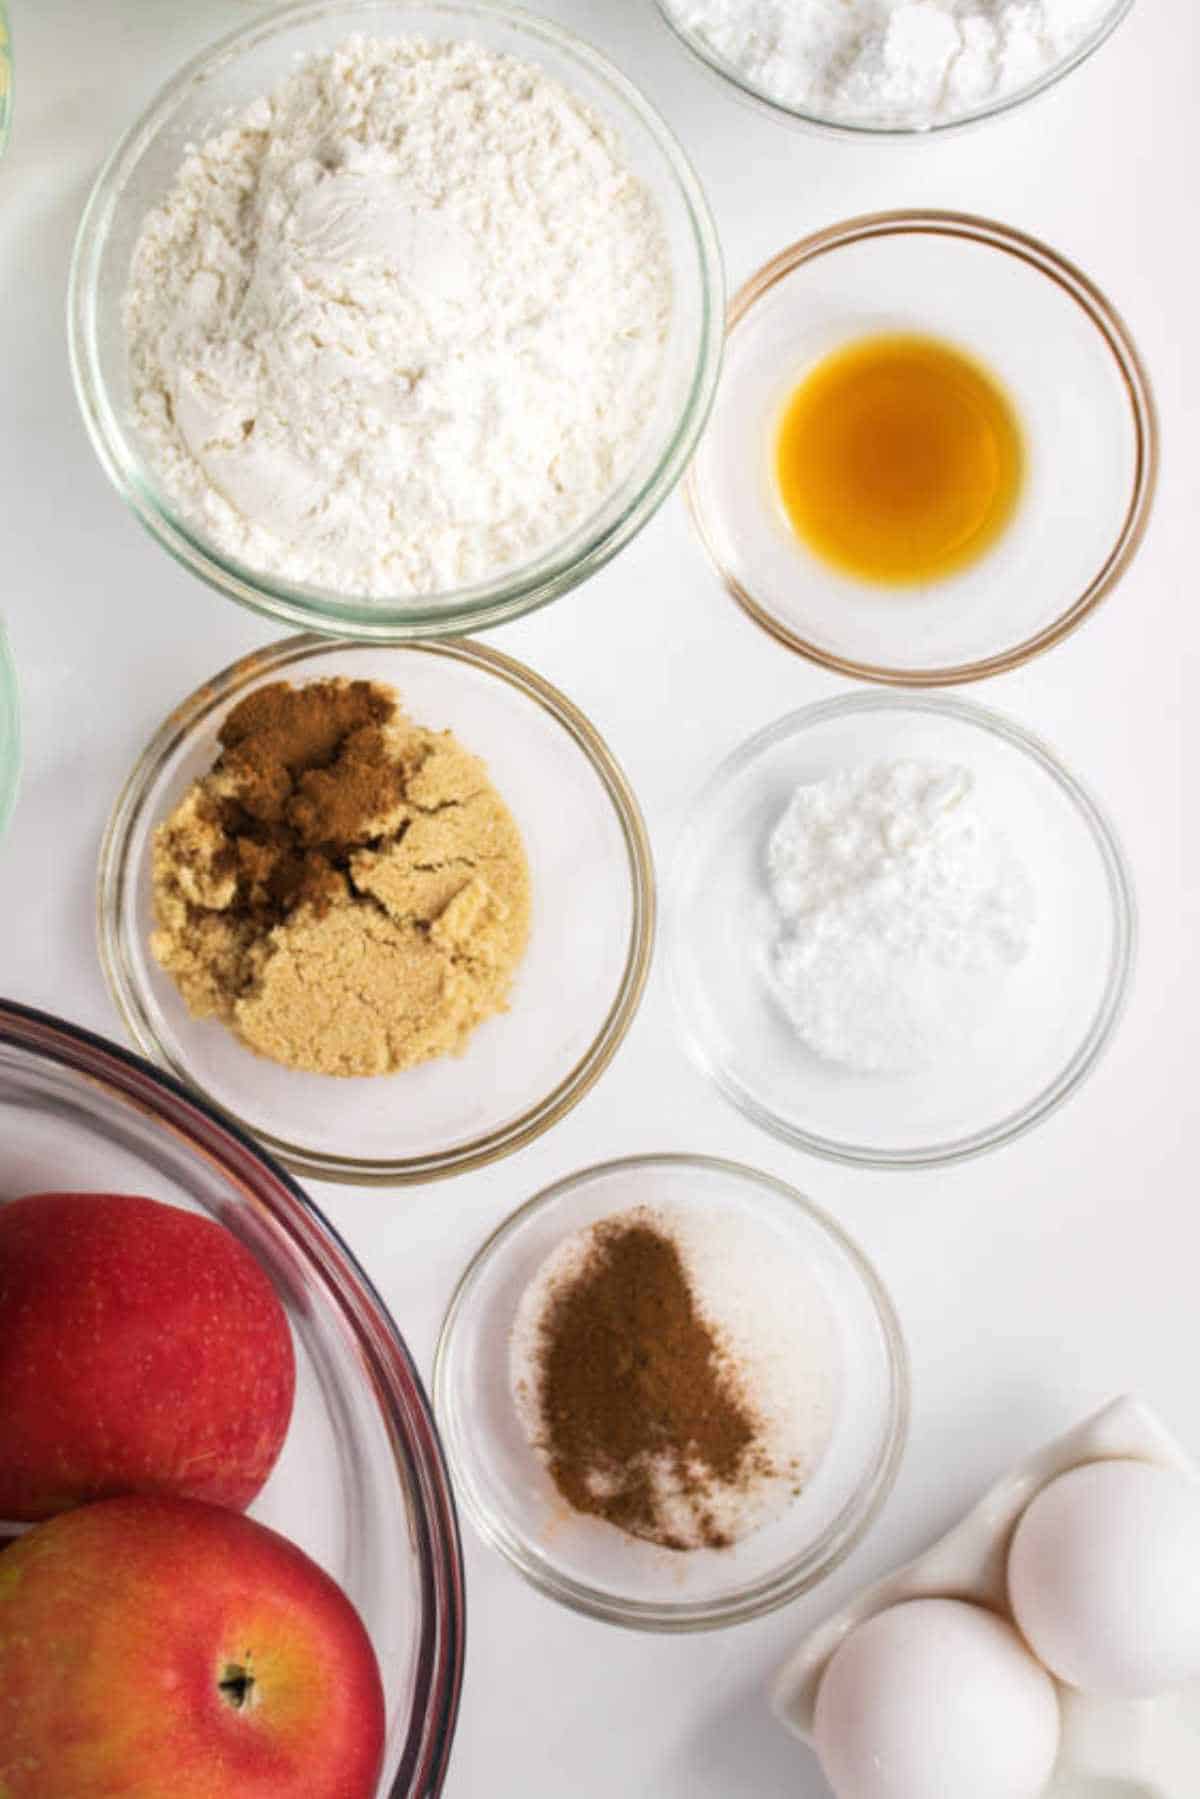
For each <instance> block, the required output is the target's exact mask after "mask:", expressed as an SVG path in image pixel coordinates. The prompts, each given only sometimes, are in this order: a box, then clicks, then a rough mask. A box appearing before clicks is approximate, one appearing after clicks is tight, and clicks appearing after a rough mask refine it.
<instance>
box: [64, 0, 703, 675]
mask: <svg viewBox="0 0 1200 1799" xmlns="http://www.w3.org/2000/svg"><path fill="white" fill-rule="evenodd" d="M356 31H357V32H367V33H375V34H377V35H382V36H414V37H424V38H429V39H434V40H438V41H441V40H445V39H459V38H470V39H472V40H474V41H475V42H478V43H482V44H485V45H487V46H488V47H489V48H491V49H493V50H498V51H502V52H504V53H506V54H509V55H512V56H515V57H519V58H524V59H526V60H527V61H531V62H534V63H537V64H539V65H540V66H542V67H543V68H545V69H546V70H547V72H548V73H549V74H550V75H551V76H553V77H554V78H555V79H556V80H559V81H561V82H562V83H563V84H564V85H565V86H566V87H568V88H569V89H570V90H571V91H572V92H573V93H575V94H578V95H579V97H580V98H581V99H583V100H584V101H586V102H587V104H588V105H590V106H592V107H593V108H595V110H596V111H597V112H598V113H599V114H600V116H601V117H602V118H604V119H605V120H607V121H609V122H610V123H611V124H612V125H613V127H614V128H615V129H616V131H617V132H618V134H619V136H620V138H621V140H622V143H623V145H624V148H625V151H626V154H627V156H628V158H629V161H630V164H631V166H632V168H633V169H634V171H635V173H636V174H637V175H638V176H639V177H640V179H641V180H642V181H643V183H644V184H645V185H646V187H647V188H648V189H649V191H650V193H651V194H652V195H653V197H654V199H655V200H656V201H657V203H658V206H659V208H660V211H661V214H662V217H663V221H664V225H665V228H666V232H667V237H668V241H669V246H670V251H671V257H672V264H673V270H674V282H675V300H674V317H673V321H672V328H671V336H670V342H669V346H668V356H667V364H666V368H665V371H664V376H663V381H662V385H661V392H660V396H659V402H658V405H657V408H656V410H655V414H654V417H653V419H652V420H651V422H650V425H649V428H648V430H647V432H646V435H645V441H644V443H643V446H642V448H641V450H640V451H639V454H638V456H637V459H636V462H635V464H634V466H633V467H632V468H631V469H630V470H629V472H628V473H627V474H626V476H625V477H624V479H623V480H622V482H621V484H620V486H619V487H618V488H617V490H616V491H615V492H614V493H613V494H612V495H611V496H610V497H609V498H608V499H607V500H606V501H605V503H604V505H603V506H601V507H600V509H599V510H598V511H597V512H596V513H594V514H593V515H592V516H591V517H590V518H588V519H586V520H585V521H584V522H583V523H582V524H581V525H580V526H579V527H578V528H577V529H576V530H574V531H573V532H572V533H571V535H570V536H569V537H567V538H565V539H564V540H562V541H560V542H558V543H555V544H552V545H550V546H549V547H548V548H547V549H546V550H545V551H544V552H543V553H542V554H540V555H539V556H538V557H537V558H536V559H535V560H534V561H532V562H529V563H526V564H524V565H522V566H519V567H516V568H510V569H505V570H504V571H503V572H502V573H500V574H498V575H496V576H495V577H494V578H492V579H490V580H487V581H483V582H479V583H477V584H475V585H473V586H470V587H463V588H459V589H456V590H454V591H449V592H445V593H438V594H427V595H423V596H416V597H407V598H400V597H397V598H395V599H384V600H371V599H367V598H363V597H355V596H353V595H346V594H339V593H335V592H333V591H332V590H328V589H323V588H317V587H308V586H302V585H299V584H296V583H293V582H290V581H288V580H286V579H284V578H283V577H277V576H274V575H271V574H269V573H266V572H264V571H263V570H261V569H254V568H251V567H249V566H247V565H245V564H243V563H240V562H238V561H236V560H235V559H233V558H231V557H229V556H226V555H225V554H224V553H223V552H222V551H220V550H219V549H218V548H217V547H216V546H215V545H214V544H212V543H211V542H209V541H208V539H207V538H206V537H205V536H204V535H203V534H202V533H201V532H199V531H197V530H196V529H195V528H194V527H193V526H191V525H190V524H188V523H185V521H184V520H183V519H182V518H181V517H180V515H179V513H178V511H177V509H176V507H175V506H174V504H173V502H172V501H171V500H170V499H169V498H168V497H167V496H166V494H165V493H163V491H162V490H161V488H160V486H159V485H158V483H157V481H156V479H155V476H154V474H153V472H152V470H153V464H152V462H151V461H150V460H149V459H148V458H147V457H146V455H144V453H143V450H142V446H141V444H140V441H139V436H138V433H137V430H136V428H135V426H134V424H133V422H132V420H133V404H132V392H131V386H130V380H129V369H128V359H127V355H126V342H125V332H124V327H123V324H122V319H121V306H122V297H123V295H124V292H125V288H126V286H127V283H128V273H129V266H130V259H131V256H132V253H133V248H134V245H135V243H136V241H137V237H138V234H139V232H140V230H141V227H142V222H143V220H144V218H145V215H146V213H147V211H148V210H149V209H150V208H151V207H152V206H153V205H155V204H156V203H157V202H158V201H160V200H161V198H162V197H163V195H164V193H165V192H166V191H167V190H168V189H169V187H170V185H171V183H172V182H173V180H174V178H175V176H176V173H177V171H178V167H179V163H180V161H181V159H182V156H183V154H184V149H185V147H186V145H188V144H189V143H193V142H198V141H203V139H204V138H205V137H207V136H209V135H211V133H212V131H213V129H214V127H215V126H216V125H218V123H219V122H220V121H221V120H222V119H223V118H224V117H225V116H226V115H227V114H228V113H229V111H230V109H232V108H238V107H243V106H245V105H248V104H249V103H250V102H251V101H252V100H254V99H255V98H256V97H257V96H259V95H260V94H263V93H266V92H268V91H269V90H270V89H271V88H272V87H274V86H275V85H276V84H277V83H278V82H279V81H280V80H281V79H282V78H283V76H284V75H285V74H286V73H287V72H288V70H289V69H290V68H291V67H292V66H293V64H294V63H295V61H296V60H297V58H298V57H301V56H303V55H305V54H309V53H311V52H314V51H322V50H329V49H332V48H333V47H334V46H336V45H337V44H339V43H341V42H342V41H343V40H344V39H345V38H346V37H348V36H349V35H351V34H352V33H354V32H356ZM723 308H724V275H723V271H722V264H721V252H720V244H719V241H718V238H717V233H716V227H715V225H714V223H713V219H712V215H711V213H710V212H709V209H708V204H707V201H706V200H705V198H704V194H703V191H702V190H701V187H700V184H699V182H698V181H697V179H696V176H695V174H694V173H693V171H692V168H691V165H690V163H689V162H688V160H687V158H686V157H685V156H684V153H683V151H682V150H681V149H680V147H679V145H678V143H677V142H676V140H675V138H674V136H673V135H672V133H671V132H670V131H669V129H668V128H667V126H666V125H665V124H664V123H663V121H662V119H661V118H660V117H659V115H658V113H657V112H656V111H655V110H654V109H653V108H652V107H651V106H650V105H649V104H648V103H647V101H646V100H644V99H643V98H642V96H641V94H640V93H639V92H638V90H637V88H635V87H634V86H633V84H632V83H631V82H630V81H628V80H627V79H626V77H625V76H624V75H622V74H621V73H620V71H619V70H618V69H616V68H614V67H613V65H612V64H611V63H610V62H608V61H607V60H606V59H605V58H604V57H602V56H600V55H599V54H598V53H597V52H596V51H595V50H593V49H591V48H590V46H588V45H587V44H585V43H583V42H581V41H580V40H579V39H578V38H576V37H574V36H573V35H572V34H571V33H570V32H567V31H564V30H562V29H561V28H560V27H558V26H557V25H554V24H552V23H550V22H549V21H548V20H545V19H539V18H537V17H536V16H535V15H534V14H532V13H527V12H523V11H521V10H519V9H518V8H515V7H509V6H506V5H503V4H497V3H495V0H488V3H486V4H483V3H480V0H428V3H426V4H422V3H421V0H317V3H314V0H309V3H308V4H305V5H299V6H289V7H287V8H285V9H283V10H282V11H279V12H274V13H269V14H267V15H266V16H265V17H264V18H260V19H256V20H255V21H254V22H253V23H252V24H250V25H247V26H244V27H243V28H242V29H241V30H239V31H237V32H235V33H234V34H233V36H231V37H228V38H225V39H223V40H222V41H221V42H220V43H218V44H216V45H215V46H214V47H213V48H212V49H211V50H209V51H207V52H206V53H205V54H204V55H202V56H200V57H199V58H197V59H196V60H195V61H194V62H192V63H190V64H189V65H188V66H187V67H186V68H185V69H183V70H182V71H181V73H180V74H178V75H177V76H176V77H175V79H174V80H173V81H172V82H170V83H169V85H168V86H167V87H166V88H164V90H163V91H162V93H161V94H160V95H159V96H158V98H157V99H156V100H155V101H154V102H153V103H152V105H151V106H150V108H149V109H148V111H147V112H146V113H145V114H144V116H143V117H142V118H141V119H140V120H139V121H138V123H137V124H136V125H134V127H133V128H132V130H131V131H130V132H129V133H128V135H127V136H126V137H125V138H124V140H123V141H122V142H121V143H120V144H119V145H118V146H117V148H116V150H115V151H114V152H113V154H112V156H111V157H110V159H109V161H108V163H107V165H106V167H105V168H104V170H103V171H102V173H101V175H100V177H99V180H98V181H97V183H96V187H95V189H94V191H93V194H92V197H91V200H90V201H89V203H88V207H87V211H86V212H85V214H84V218H83V222H82V224H81V226H80V231H79V237H78V241H77V244H76V249H75V257H74V263H73V267H72V273H71V291H70V299H69V302H68V310H69V321H70V347H71V361H72V367H73V370H74V375H75V385H76V391H77V394H78V397H79V403H80V406H81V408H82V411H83V416H84V420H85V422H86V424H87V427H88V430H89V432H90V434H91V438H92V442H93V444H94V446H95V448H96V451H97V453H98V455H99V457H100V460H101V462H102V464H103V466H104V469H105V471H106V473H107V474H108V476H109V477H110V479H111V480H112V481H113V483H114V484H115V486H116V487H117V489H118V490H119V492H120V493H121V495H122V496H123V498H124V499H125V500H126V501H127V502H128V503H129V505H130V506H131V507H132V508H133V510H134V512H135V513H136V514H137V516H138V518H140V519H141V521H142V523H143V524H144V525H145V526H146V527H147V528H148V529H149V530H150V531H151V532H152V533H153V535H154V536H155V537H157V538H158V540H159V542H160V543H162V544H163V545H164V546H165V547H166V548H167V549H168V550H169V551H170V552H171V554H172V555H173V556H174V557H175V558H176V559H177V560H178V561H179V562H181V563H182V564H183V565H184V567H185V568H189V569H191V571H192V572H193V573H194V574H197V575H199V576H200V577H201V579H202V580H205V581H207V582H208V583H209V584H210V586H213V587H215V588H217V589H218V590H219V591H220V592H222V593H225V594H228V595H229V597H230V598H231V599H235V600H238V601H239V602H240V603H241V604H242V605H244V606H249V607H251V608H252V609H253V610H254V611H257V612H264V613H267V614H269V615H270V616H272V617H274V618H279V619H284V620H286V621H287V622H288V623H290V624H293V625H299V626H300V627H302V628H304V629H311V630H317V631H323V632H328V633H332V634H335V635H340V636H345V637H364V638H373V639H375V640H376V641H388V640H390V641H395V640H397V639H400V638H416V637H444V636H446V635H447V634H449V633H451V632H456V631H463V630H473V631H474V630H481V629H484V628H485V627H488V626H491V625H497V624H500V623H502V622H503V621H504V620H506V619H511V618H516V617H518V616H519V615H520V614H521V613H524V612H529V611H531V610H532V609H533V608H535V607H537V606H542V605H545V604H546V603H547V602H548V601H550V600H553V599H556V598H557V597H558V596H559V595H560V594H563V593H566V592H567V591H568V590H569V589H570V588H572V587H574V586H576V585H577V584H578V583H579V582H580V581H583V580H585V579H586V578H587V577H588V576H589V575H591V574H594V573H595V571H596V570H597V569H599V568H601V567H603V565H604V564H605V563H606V562H607V561H609V559H610V558H611V557H613V556H615V555H616V554H617V552H618V551H619V550H620V549H622V548H623V547H624V546H625V544H627V543H628V542H629V540H630V539H631V538H632V537H633V536H634V535H635V534H636V533H637V532H638V531H639V530H641V528H642V526H643V525H645V524H646V523H647V521H648V520H649V519H650V518H651V517H652V516H653V515H654V513H655V512H656V511H657V510H658V508H659V506H660V505H661V504H662V502H663V501H664V500H665V499H666V497H667V496H668V494H669V493H670V492H671V491H672V489H673V488H674V487H675V485H676V483H677V482H678V480H679V478H680V476H681V475H682V473H683V471H684V469H685V468H686V467H687V464H688V461H689V459H690V457H691V454H692V451H693V450H694V448H695V445H696V442H697V440H698V438H699V436H700V433H701V431H702V430H703V428H704V421H705V419H706V418H707V416H708V412H709V408H710V406H711V404H712V398H713V394H714V392H715V390H716V383H717V374H718V371H719V368H720V361H721V348H722V339H723Z"/></svg>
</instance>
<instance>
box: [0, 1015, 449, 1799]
mask: <svg viewBox="0 0 1200 1799" xmlns="http://www.w3.org/2000/svg"><path fill="white" fill-rule="evenodd" d="M0 1142H3V1144H4V1157H3V1165H2V1167H0V1205H2V1204H3V1203H4V1200H5V1199H6V1198H9V1199H11V1198H15V1197H16V1196H17V1195H18V1194H20V1193H31V1192H39V1191H46V1190H53V1189H56V1188H58V1189H67V1190H70V1189H72V1188H76V1189H81V1190H91V1191H102V1190H106V1189H107V1190H109V1191H118V1192H119V1191H130V1192H138V1193H146V1194H149V1195H151V1196H152V1197H153V1198H156V1199H161V1200H164V1201H167V1202H168V1203H170V1204H172V1205H180V1206H184V1207H186V1208H187V1209H188V1210H191V1211H199V1212H203V1213H206V1214H207V1215H208V1216H210V1217H212V1218H215V1219H217V1220H218V1221H219V1222H220V1223H221V1224H223V1225H226V1226H227V1227H228V1228H229V1229H230V1230H231V1231H233V1233H234V1234H235V1236H237V1237H239V1238H240V1239H241V1241H242V1242H243V1243H245V1244H246V1245H247V1246H248V1247H249V1248H250V1249H251V1250H252V1251H253V1253H254V1254H255V1255H256V1256H257V1257H258V1259H259V1261H260V1262H261V1263H262V1265H263V1267H264V1268H265V1269H266V1271H267V1273H268V1274H269V1275H270V1276H271V1279H272V1280H273V1282H274V1284H275V1288H276V1291H277V1292H278V1293H279V1295H280V1298H281V1299H282V1300H283V1302H284V1305H285V1306H286V1308H287V1311H288V1316H289V1318H290V1320H291V1325H292V1334H293V1339H294V1341H295V1345H296V1357H297V1386H296V1405H295V1412H294V1414H293V1419H292V1425H291V1429H290V1431H289V1433H288V1439H287V1443H286V1445H285V1447H284V1451H283V1454H282V1456H281V1458H280V1460H279V1463H278V1464H277V1466H276V1468H275V1471H274V1473H273V1474H272V1475H271V1478H270V1480H269V1481H268V1483H267V1485H266V1487H265V1488H264V1489H263V1491H262V1493H261V1495H260V1496H259V1498H258V1499H257V1500H256V1501H255V1503H254V1505H253V1507H252V1508H251V1515H252V1516H253V1517H255V1518H258V1519H259V1520H260V1521H261V1522H262V1523H264V1524H268V1525H270V1526H271V1527H272V1528H273V1529H275V1530H279V1531H282V1532H283V1533H284V1534H285V1535H287V1536H289V1537H291V1538H292V1539H293V1540H294V1541H295V1542H297V1543H298V1544H299V1545H300V1547H301V1548H302V1549H304V1550H305V1551H306V1552H307V1553H308V1554H309V1555H311V1556H312V1557H313V1558H314V1559H315V1560H316V1561H318V1562H319V1563H320V1564H321V1565H322V1566H323V1567H324V1568H326V1569H327V1570H328V1571H329V1573H330V1574H332V1575H333V1576H334V1578H335V1579H336V1580H338V1581H339V1582H340V1583H341V1585H342V1586H343V1587H344V1588H345V1590H346V1592H347V1593H348V1594H349V1595H350V1597H351V1599H352V1600H353V1601H354V1603H355V1605H356V1606H357V1607H358V1610H359V1612H360V1613H361V1614H362V1617H363V1620H364V1622H365V1623H366V1626H367V1629H368V1631H369V1632H370V1636H371V1640H372V1642H373V1643H374V1646H375V1650H376V1653H377V1655H378V1657H379V1662H380V1666H381V1668H382V1671H383V1680H384V1689H385V1692H386V1696H387V1749H386V1756H385V1761H384V1775H383V1779H382V1780H381V1783H380V1786H379V1799H427V1796H429V1795H433V1794H435V1793H438V1792H440V1791H441V1787H442V1783H443V1780H444V1778H445V1773H446V1763H447V1758H448V1756H449V1753H450V1743H451V1739H452V1736H453V1732H454V1723H455V1717H456V1714H457V1710H458V1700H459V1690H460V1687H461V1682H462V1662H463V1622H464V1616H463V1576H462V1562H461V1554H460V1545H459V1540H458V1530H457V1524H456V1521H455V1513H454V1503H453V1499H452V1497H451V1494H450V1488H449V1484H448V1482H447V1479H446V1472H445V1467H444V1464H443V1461H442V1454H441V1449H440V1447H439V1444H438V1438H437V1431H436V1429H435V1426H434V1423H433V1420H432V1417H431V1415H430V1412H429V1407H428V1402H427V1401H426V1398H425V1394H424V1392H423V1390H422V1387H421V1382H420V1379H419V1377H418V1375H417V1372H416V1369H415V1368H414V1366H413V1363H412V1360H411V1358H410V1356H409V1353H408V1351H407V1349H406V1348H405V1346H404V1343H403V1341H402V1339H401V1337H400V1335H399V1333H398V1332H397V1330H396V1327H395V1325H394V1324H393V1322H392V1320H391V1318H390V1317H389V1315H388V1312H387V1310H386V1308H385V1306H384V1304H383V1302H382V1300H381V1299H380V1297H379V1295H378V1294H377V1293H376V1292H375V1290H374V1288H373V1287H372V1286H371V1283H370V1281H369V1280H368V1279H367V1277H366V1275H365V1274H364V1273H363V1271H362V1269H361V1268H360V1267H359V1266H358V1264H357V1263H356V1262H355V1260H354V1258H353V1256H352V1255H351V1253H350V1251H349V1250H348V1249H347V1248H346V1246H345V1244H344V1243H343V1242H342V1241H341V1239H340V1238H339V1237H338V1236H337V1234H336V1233H335V1232H334V1231H333V1230H332V1229H331V1228H330V1226H329V1225H328V1224H327V1223H326V1222H325V1220H324V1218H322V1216H321V1214H320V1213H319V1212H318V1211H317V1210H316V1208H315V1207H314V1206H313V1205H312V1203H311V1201H309V1200H308V1199H306V1198H305V1196H304V1194H303V1193H302V1192H301V1191H300V1189H299V1187H297V1186H296V1185H295V1183H294V1182H293V1181H291V1180H289V1179H288V1177H287V1175H285V1174H284V1173H282V1171H281V1170H280V1169H278V1168H277V1167H276V1166H275V1165H274V1163H272V1162H271V1161H269V1160H268V1159H267V1157H265V1156H264V1155H262V1154H261V1152H260V1151H259V1150H258V1149H257V1148H256V1146H255V1145H254V1144H253V1143H251V1142H250V1141H249V1140H248V1139H247V1138H246V1137H244V1136H243V1135H242V1133H241V1132H240V1131H238V1130H235V1129H233V1128H231V1127H230V1126H229V1125H228V1124H226V1123H225V1122H223V1121H222V1120H221V1119H219V1118H217V1117H216V1116H215V1115H214V1114H213V1113H211V1112H210V1111H209V1110H208V1109H207V1107H205V1106H203V1105H201V1104H198V1103H197V1102H196V1101H195V1100H194V1099H192V1098H190V1097H189V1096H188V1095H187V1094H186V1093H185V1092H184V1091H183V1089H182V1088H181V1087H179V1085H178V1084H177V1083H176V1082H175V1081H172V1080H169V1079H167V1078H165V1077H164V1076H162V1075H160V1074H158V1073H156V1072H155V1070H154V1069H152V1068H150V1067H148V1066H147V1065H146V1064H145V1063H144V1062H141V1061H139V1060H138V1059H137V1058H136V1057H134V1056H131V1055H129V1054H127V1053H126V1052H125V1051H124V1050H121V1049H118V1048H116V1046H115V1045H114V1044H111V1043H107V1042H106V1041H105V1040H104V1039H103V1038H102V1037H97V1036H94V1035H93V1034H92V1033H91V1032H90V1031H84V1030H80V1029H79V1028H78V1027H76V1026H74V1025H70V1024H66V1023H64V1022H63V1021H62V1020H60V1019H56V1018H50V1017H48V1016H47V1015H46V1014H45V1013H42V1012H34V1011H31V1010H29V1009H28V1008H27V1007H25V1006H18V1005H15V1004H12V1003H11V1002H7V1001H0Z"/></svg>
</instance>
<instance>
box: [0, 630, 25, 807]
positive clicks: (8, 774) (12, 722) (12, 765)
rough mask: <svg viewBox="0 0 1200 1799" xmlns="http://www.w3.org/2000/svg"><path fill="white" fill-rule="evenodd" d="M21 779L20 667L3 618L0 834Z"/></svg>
mask: <svg viewBox="0 0 1200 1799" xmlns="http://www.w3.org/2000/svg"><path fill="white" fill-rule="evenodd" d="M20 779H21V705H20V698H19V694H18V689H17V671H16V669H15V668H14V667H13V659H12V652H11V651H10V650H9V647H8V637H7V635H6V633H5V630H4V621H3V619H0V837H3V835H4V831H5V827H6V826H7V824H8V821H9V819H10V818H11V817H12V809H13V806H14V805H15V804H16V799H17V787H18V785H19V784H20Z"/></svg>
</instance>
